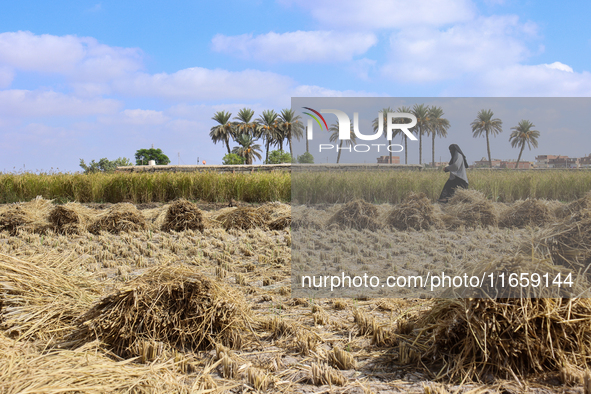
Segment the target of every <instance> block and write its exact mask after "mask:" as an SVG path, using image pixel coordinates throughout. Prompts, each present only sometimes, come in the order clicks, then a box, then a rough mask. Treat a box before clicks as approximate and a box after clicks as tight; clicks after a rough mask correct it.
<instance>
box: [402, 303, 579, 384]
mask: <svg viewBox="0 0 591 394" xmlns="http://www.w3.org/2000/svg"><path fill="white" fill-rule="evenodd" d="M416 326H417V327H419V329H418V330H415V332H413V334H414V335H416V336H417V337H416V338H415V342H414V343H415V344H420V346H421V347H422V348H423V349H424V350H423V352H422V355H421V356H422V359H423V360H424V361H426V362H431V363H434V364H439V365H440V367H439V370H440V373H439V375H438V376H437V378H438V379H441V378H449V379H454V380H464V379H469V380H477V381H483V380H486V376H494V377H496V378H501V379H502V378H505V379H513V378H515V377H517V376H520V377H526V376H530V375H536V374H540V373H543V372H559V371H561V370H563V368H567V367H576V366H579V367H582V368H588V367H589V366H590V364H591V362H590V360H589V359H588V356H587V355H588V354H589V353H590V352H591V300H590V299H561V298H539V299H532V298H508V299H502V298H499V299H440V300H437V301H435V304H434V305H433V307H432V308H431V309H430V310H429V311H427V312H425V313H424V314H423V315H422V316H421V317H420V318H419V319H418V321H417V323H416ZM417 332H418V333H417ZM441 366H443V368H441Z"/></svg>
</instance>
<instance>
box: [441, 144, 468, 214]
mask: <svg viewBox="0 0 591 394" xmlns="http://www.w3.org/2000/svg"><path fill="white" fill-rule="evenodd" d="M449 153H451V160H450V161H449V165H448V166H447V167H445V168H444V169H443V171H445V172H449V179H448V180H447V182H445V186H443V191H442V192H441V195H440V196H439V200H437V201H439V202H443V203H446V202H448V200H449V199H450V198H451V197H452V196H453V195H454V193H455V192H456V189H457V188H458V187H461V188H462V189H467V188H468V177H467V176H466V169H467V168H468V161H467V160H466V155H464V152H462V150H461V149H460V147H459V146H457V145H456V144H451V145H450V146H449Z"/></svg>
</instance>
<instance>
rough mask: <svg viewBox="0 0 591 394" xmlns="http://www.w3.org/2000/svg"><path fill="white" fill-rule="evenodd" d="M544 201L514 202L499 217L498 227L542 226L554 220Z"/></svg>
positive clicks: (530, 199) (529, 199)
mask: <svg viewBox="0 0 591 394" xmlns="http://www.w3.org/2000/svg"><path fill="white" fill-rule="evenodd" d="M554 219H555V218H554V215H553V213H552V211H551V210H550V208H549V206H548V203H547V202H546V201H545V200H538V199H532V198H528V199H527V200H522V201H516V202H515V203H513V204H512V205H510V206H509V207H508V208H507V209H505V211H504V212H502V213H501V215H500V220H499V227H525V226H544V225H546V224H548V223H551V222H552V221H553V220H554Z"/></svg>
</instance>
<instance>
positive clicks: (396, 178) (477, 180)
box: [292, 169, 591, 204]
mask: <svg viewBox="0 0 591 394" xmlns="http://www.w3.org/2000/svg"><path fill="white" fill-rule="evenodd" d="M448 179H449V174H448V173H445V172H443V171H429V170H426V171H405V170H393V171H359V172H299V171H298V172H294V173H293V174H292V199H293V200H294V201H297V202H298V203H308V204H310V203H311V204H315V203H339V202H348V201H352V200H355V199H364V200H365V201H368V202H375V203H393V204H395V203H399V202H401V201H402V200H403V199H404V198H405V197H406V196H407V195H408V194H409V193H410V192H411V191H412V192H417V193H420V192H422V193H425V194H426V195H427V197H429V198H430V199H431V200H436V199H437V198H439V194H440V193H441V190H442V189H443V185H444V184H445V182H446V181H447V180H448ZM468 180H469V184H470V185H469V187H470V188H471V189H476V190H479V191H481V192H483V193H484V194H485V195H486V196H487V197H488V198H489V199H491V200H493V201H498V202H513V201H515V200H519V199H526V198H538V199H547V200H559V201H565V202H566V201H573V200H575V199H577V198H580V197H582V196H583V195H584V194H585V193H587V192H588V191H590V190H591V171H587V170H544V171H514V170H506V171H505V170H480V169H479V170H468Z"/></svg>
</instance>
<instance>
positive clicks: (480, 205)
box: [442, 189, 499, 228]
mask: <svg viewBox="0 0 591 394" xmlns="http://www.w3.org/2000/svg"><path fill="white" fill-rule="evenodd" d="M444 212H445V215H443V217H442V219H443V221H444V222H445V223H446V225H448V226H449V227H452V228H453V227H458V226H459V225H464V226H468V227H477V226H496V225H497V224H498V222H499V218H498V216H499V214H498V212H497V208H496V206H495V204H494V203H493V202H492V201H490V200H488V199H487V198H486V196H485V195H484V194H483V193H481V192H479V191H477V190H472V189H458V190H457V191H456V193H455V194H454V196H453V197H452V198H451V199H450V200H449V204H447V205H446V206H444Z"/></svg>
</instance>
